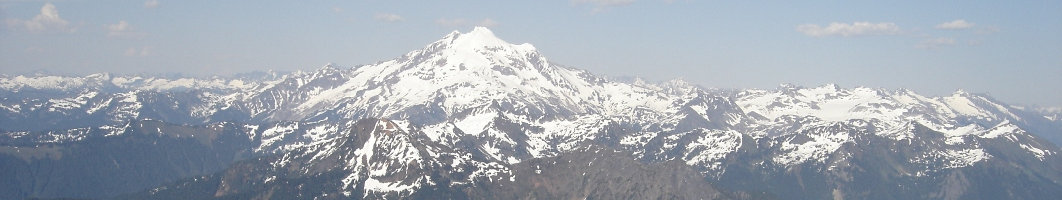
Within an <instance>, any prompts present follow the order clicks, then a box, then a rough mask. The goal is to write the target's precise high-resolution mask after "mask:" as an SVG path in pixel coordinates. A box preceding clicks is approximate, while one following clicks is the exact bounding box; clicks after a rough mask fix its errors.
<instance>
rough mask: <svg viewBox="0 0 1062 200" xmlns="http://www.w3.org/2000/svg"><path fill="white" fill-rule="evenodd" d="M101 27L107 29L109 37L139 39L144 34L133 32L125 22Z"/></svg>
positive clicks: (130, 26) (131, 27)
mask: <svg viewBox="0 0 1062 200" xmlns="http://www.w3.org/2000/svg"><path fill="white" fill-rule="evenodd" d="M103 27H104V28H106V29H107V36H109V37H129V38H140V37H143V36H144V33H141V32H137V31H135V30H133V26H132V25H129V22H126V21H125V20H121V21H118V23H116V24H107V25H103Z"/></svg>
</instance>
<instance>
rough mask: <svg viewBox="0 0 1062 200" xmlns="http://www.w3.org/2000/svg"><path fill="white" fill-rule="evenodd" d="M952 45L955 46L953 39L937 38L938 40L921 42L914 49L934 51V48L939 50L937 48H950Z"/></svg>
mask: <svg viewBox="0 0 1062 200" xmlns="http://www.w3.org/2000/svg"><path fill="white" fill-rule="evenodd" d="M952 45H955V38H950V37H939V38H933V39H927V40H923V41H922V42H920V43H918V45H915V47H917V48H920V49H935V48H939V47H944V46H952Z"/></svg>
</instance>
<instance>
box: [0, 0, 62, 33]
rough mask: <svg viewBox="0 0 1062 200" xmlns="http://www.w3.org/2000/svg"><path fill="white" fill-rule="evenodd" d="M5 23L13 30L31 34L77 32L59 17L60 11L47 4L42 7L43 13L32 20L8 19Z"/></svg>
mask: <svg viewBox="0 0 1062 200" xmlns="http://www.w3.org/2000/svg"><path fill="white" fill-rule="evenodd" d="M5 23H7V25H8V26H9V27H11V28H12V29H22V30H26V31H29V32H37V33H39V32H74V31H76V29H75V28H73V26H71V25H70V22H68V21H66V20H65V19H63V18H61V17H59V10H58V9H55V5H53V4H52V3H45V4H44V6H43V7H41V13H40V14H37V16H35V17H33V19H30V20H21V19H7V20H5Z"/></svg>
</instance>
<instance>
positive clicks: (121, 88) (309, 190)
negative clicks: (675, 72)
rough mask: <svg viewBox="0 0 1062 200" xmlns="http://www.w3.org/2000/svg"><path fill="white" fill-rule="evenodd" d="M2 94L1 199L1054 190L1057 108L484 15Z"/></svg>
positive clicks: (887, 195)
mask: <svg viewBox="0 0 1062 200" xmlns="http://www.w3.org/2000/svg"><path fill="white" fill-rule="evenodd" d="M0 96H2V97H0V116H2V117H3V118H2V120H0V131H2V133H0V144H2V145H3V146H0V172H3V173H5V174H4V175H3V176H0V177H2V178H0V179H2V180H0V184H3V187H0V188H4V189H0V198H4V199H8V198H14V199H19V198H27V197H43V198H56V197H77V198H132V199H139V198H150V199H188V198H194V199H203V198H237V199H247V198H267V199H313V198H319V199H346V198H460V199H464V198H490V199H497V198H502V199H510V198H529V199H530V198H545V199H556V198H564V199H567V198H606V199H612V198H637V199H645V198H708V199H774V198H781V199H793V198H796V199H828V198H833V199H845V198H848V199H1042V198H1050V197H1055V196H1059V195H1062V182H1059V181H1062V159H1060V158H1062V157H1060V156H1059V155H1058V152H1059V151H1060V149H1059V147H1058V146H1057V145H1056V144H1058V143H1059V142H1062V119H1060V118H1059V114H1058V112H1052V111H1049V110H1042V109H1036V108H1025V107H1018V106H1011V105H1007V104H1005V103H1002V102H999V101H996V100H994V99H993V98H991V97H989V96H986V95H981V94H971V93H966V92H962V91H958V92H955V93H954V94H952V95H948V96H940V97H928V96H923V95H919V94H917V93H916V92H914V91H909V90H904V89H880V88H862V87H860V88H843V87H839V86H837V85H824V86H818V87H802V86H794V85H782V86H780V87H778V88H776V89H769V90H762V89H747V90H723V89H708V88H702V87H700V86H695V85H691V84H688V83H685V82H683V81H669V82H664V83H647V82H644V81H639V80H632V81H622V80H615V79H610V78H606V77H599V76H596V75H594V74H593V73H591V72H588V71H584V70H579V69H576V68H571V67H566V66H562V65H559V64H556V63H552V62H550V61H549V60H548V59H547V58H546V57H544V56H543V55H541V54H539V53H538V51H536V49H535V48H534V46H532V45H530V44H519V45H517V44H510V43H508V42H506V41H504V40H501V39H499V38H498V37H496V36H495V35H494V34H493V33H492V32H491V31H490V30H488V29H486V28H482V27H477V28H475V29H473V30H471V31H470V32H467V33H461V32H457V31H455V32H453V33H451V34H449V35H446V36H444V37H443V38H442V39H440V40H438V41H436V42H433V43H431V44H428V45H427V46H426V47H424V48H423V49H420V50H415V51H412V52H409V53H407V54H405V55H402V56H401V57H398V58H396V59H393V60H388V61H383V62H378V63H375V64H369V65H362V66H357V67H352V68H341V67H337V66H332V65H328V66H325V67H323V68H321V69H318V70H316V71H309V72H294V73H288V74H269V75H266V76H259V77H235V78H216V79H196V78H158V77H147V76H120V75H112V74H93V75H88V76H83V77H65V76H6V75H5V76H0ZM1051 141H1054V143H1052V142H1051Z"/></svg>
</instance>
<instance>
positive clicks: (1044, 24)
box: [0, 0, 1062, 106]
mask: <svg viewBox="0 0 1062 200" xmlns="http://www.w3.org/2000/svg"><path fill="white" fill-rule="evenodd" d="M0 23H2V24H0V73H8V74H10V73H28V72H35V71H48V72H50V73H60V74H64V73H69V74H86V73H96V72H117V73H184V74H191V75H206V74H231V73H237V72H249V71H257V70H267V69H274V70H299V69H301V70H312V69H317V68H319V67H321V66H323V65H324V64H326V63H336V64H338V65H341V66H355V65H359V64H368V63H373V62H377V61H382V60H386V59H391V58H394V57H397V56H400V55H402V54H404V53H406V52H408V51H410V50H414V49H420V48H422V47H423V46H424V45H427V44H428V43H430V42H432V41H435V40H437V39H439V38H441V37H442V36H443V35H445V34H447V33H449V32H450V31H453V30H460V31H462V32H465V31H469V30H471V28H472V27H473V26H477V25H481V26H488V27H490V28H491V29H492V30H493V31H494V33H495V34H496V35H498V36H499V37H501V38H502V39H505V40H507V41H509V42H513V43H532V44H534V45H535V46H536V47H537V48H538V49H539V50H540V51H541V52H542V53H543V54H544V55H546V56H547V57H549V58H550V59H551V60H552V61H554V62H557V63H561V64H565V65H569V66H573V67H577V68H582V69H588V70H590V71H592V72H595V73H598V74H605V75H609V76H639V77H643V78H646V79H648V80H654V81H661V80H667V79H673V78H682V79H685V80H687V81H690V82H694V83H697V84H701V85H704V86H708V87H717V88H774V87H775V86H777V85H778V84H780V83H795V84H799V85H805V86H817V85H821V84H825V83H837V84H839V85H840V86H842V87H856V86H868V87H882V88H901V87H902V88H909V89H912V90H915V91H917V92H920V93H923V94H927V95H944V94H949V93H951V92H952V91H955V90H956V89H960V88H961V89H964V90H967V91H970V92H980V93H989V94H991V95H993V96H995V97H997V98H998V99H1000V100H1003V101H1005V102H1008V103H1015V104H1039V105H1046V106H1062V1H1036V0H1030V1H816V2H804V1H696V0H692V1H681V0H674V1H662V0H573V1H375V0H374V1H316V0H311V1H283V2H281V1H200V0H180V1H177V0H149V1H108V0H102V1H88V0H56V1H50V2H48V1H18V0H16V1H9V0H0Z"/></svg>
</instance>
